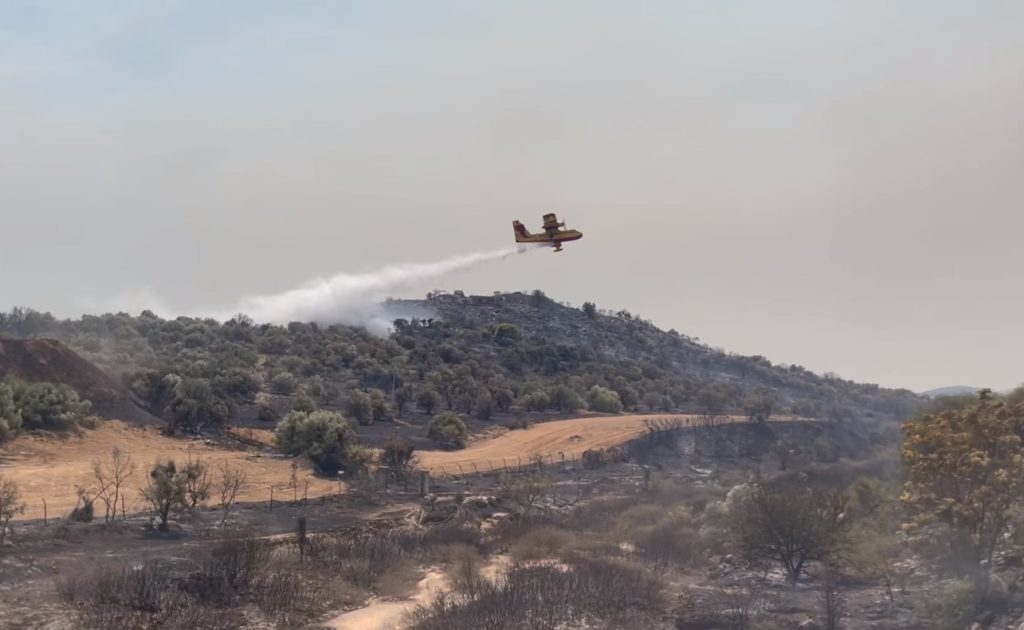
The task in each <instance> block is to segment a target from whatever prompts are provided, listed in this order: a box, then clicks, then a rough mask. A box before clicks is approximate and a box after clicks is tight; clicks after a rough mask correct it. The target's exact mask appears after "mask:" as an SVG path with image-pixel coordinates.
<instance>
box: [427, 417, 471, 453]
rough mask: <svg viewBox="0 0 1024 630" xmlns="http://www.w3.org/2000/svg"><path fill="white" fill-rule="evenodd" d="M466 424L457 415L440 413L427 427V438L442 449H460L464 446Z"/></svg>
mask: <svg viewBox="0 0 1024 630" xmlns="http://www.w3.org/2000/svg"><path fill="white" fill-rule="evenodd" d="M466 435H467V430H466V423H465V422H463V421H462V418H460V417H459V416H458V414H455V413H452V412H450V411H446V412H444V413H440V414H438V415H437V416H435V417H434V419H433V420H431V421H430V424H429V425H427V437H429V438H430V439H432V440H434V441H435V442H437V443H438V444H439V445H440V446H442V447H444V448H462V447H464V446H465V445H466Z"/></svg>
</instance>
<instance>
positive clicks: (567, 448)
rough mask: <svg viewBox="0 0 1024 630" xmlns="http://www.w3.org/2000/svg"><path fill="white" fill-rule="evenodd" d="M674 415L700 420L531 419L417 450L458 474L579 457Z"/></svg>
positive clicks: (433, 468)
mask: <svg viewBox="0 0 1024 630" xmlns="http://www.w3.org/2000/svg"><path fill="white" fill-rule="evenodd" d="M668 418H678V419H679V420H680V421H682V422H684V423H696V422H698V417H697V416H683V415H676V416H664V415H633V416H598V417H590V418H573V419H571V420H554V421H551V422H542V423H539V424H535V425H533V426H531V427H530V428H528V429H523V430H517V431H509V432H508V433H505V434H503V435H500V436H498V437H495V438H491V439H486V440H479V441H476V442H472V443H471V444H470V445H469V446H467V447H466V448H464V449H462V450H460V451H420V452H419V465H420V467H421V468H424V469H426V470H429V471H430V472H431V473H434V474H440V473H448V474H452V473H458V472H459V466H462V470H463V471H464V472H470V471H471V470H472V469H473V467H474V466H476V469H477V470H479V471H481V472H483V471H485V470H490V468H492V467H493V468H495V469H497V468H501V467H503V466H504V465H506V464H507V465H508V466H515V465H517V463H518V462H520V461H522V463H524V464H525V463H528V462H529V461H530V459H531V458H533V457H536V456H538V455H540V456H542V457H544V458H545V459H547V458H549V457H555V458H556V459H557V458H560V457H561V456H560V455H559V453H560V452H561V453H564V454H565V457H566V459H568V458H569V457H570V453H572V456H574V457H576V458H579V457H580V455H581V454H582V453H583V451H585V450H587V449H593V448H608V447H609V446H617V445H619V444H623V443H624V442H628V441H629V440H631V439H633V438H635V437H637V436H638V435H641V434H642V433H644V431H646V430H647V423H648V421H659V420H660V421H665V420H667V419H668ZM740 420H746V418H741V417H738V416H737V417H732V418H724V419H722V421H724V422H736V421H740Z"/></svg>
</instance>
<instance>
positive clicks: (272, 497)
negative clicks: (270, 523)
mask: <svg viewBox="0 0 1024 630" xmlns="http://www.w3.org/2000/svg"><path fill="white" fill-rule="evenodd" d="M270 511H271V512H273V511H274V486H270Z"/></svg>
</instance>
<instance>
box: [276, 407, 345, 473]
mask: <svg viewBox="0 0 1024 630" xmlns="http://www.w3.org/2000/svg"><path fill="white" fill-rule="evenodd" d="M274 433H275V438H276V440H277V445H278V448H280V449H281V451H282V452H284V453H287V454H289V455H304V456H306V457H308V458H309V460H310V461H311V462H312V463H313V465H314V466H315V467H316V469H317V470H319V471H320V472H322V473H324V474H329V475H333V474H336V473H337V472H338V471H345V472H350V473H351V472H359V471H361V469H362V467H363V466H364V464H365V461H364V458H363V457H362V455H361V453H360V452H359V451H360V447H359V445H358V442H357V437H356V432H355V429H354V428H353V427H352V425H351V424H350V423H349V421H348V420H346V419H345V418H343V417H342V416H341V414H337V413H334V412H331V411H314V412H312V413H303V412H301V411H293V412H291V413H290V414H288V416H287V417H286V418H285V419H284V420H282V421H281V422H279V423H278V425H277V429H276V430H275V432H274Z"/></svg>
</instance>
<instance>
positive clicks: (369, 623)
mask: <svg viewBox="0 0 1024 630" xmlns="http://www.w3.org/2000/svg"><path fill="white" fill-rule="evenodd" d="M446 590H448V580H447V579H446V578H445V576H444V574H443V573H441V572H440V571H437V570H433V571H429V572H427V574H426V576H424V577H423V579H422V580H420V582H419V584H418V585H417V586H416V594H415V595H414V596H413V597H411V598H409V599H402V600H398V601H384V600H370V601H369V602H367V604H366V606H364V607H362V608H359V609H356V610H353V611H351V612H347V613H345V614H343V615H339V616H337V617H335V618H334V619H332V620H331V621H329V622H327V624H326V626H327V627H328V628H332V629H333V630H392V629H397V628H401V627H402V625H403V621H404V620H405V617H406V615H408V614H409V613H410V612H412V610H413V609H414V608H416V606H417V605H426V604H429V603H430V601H431V600H432V599H433V598H434V596H436V595H438V594H440V593H442V592H444V591H446Z"/></svg>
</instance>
